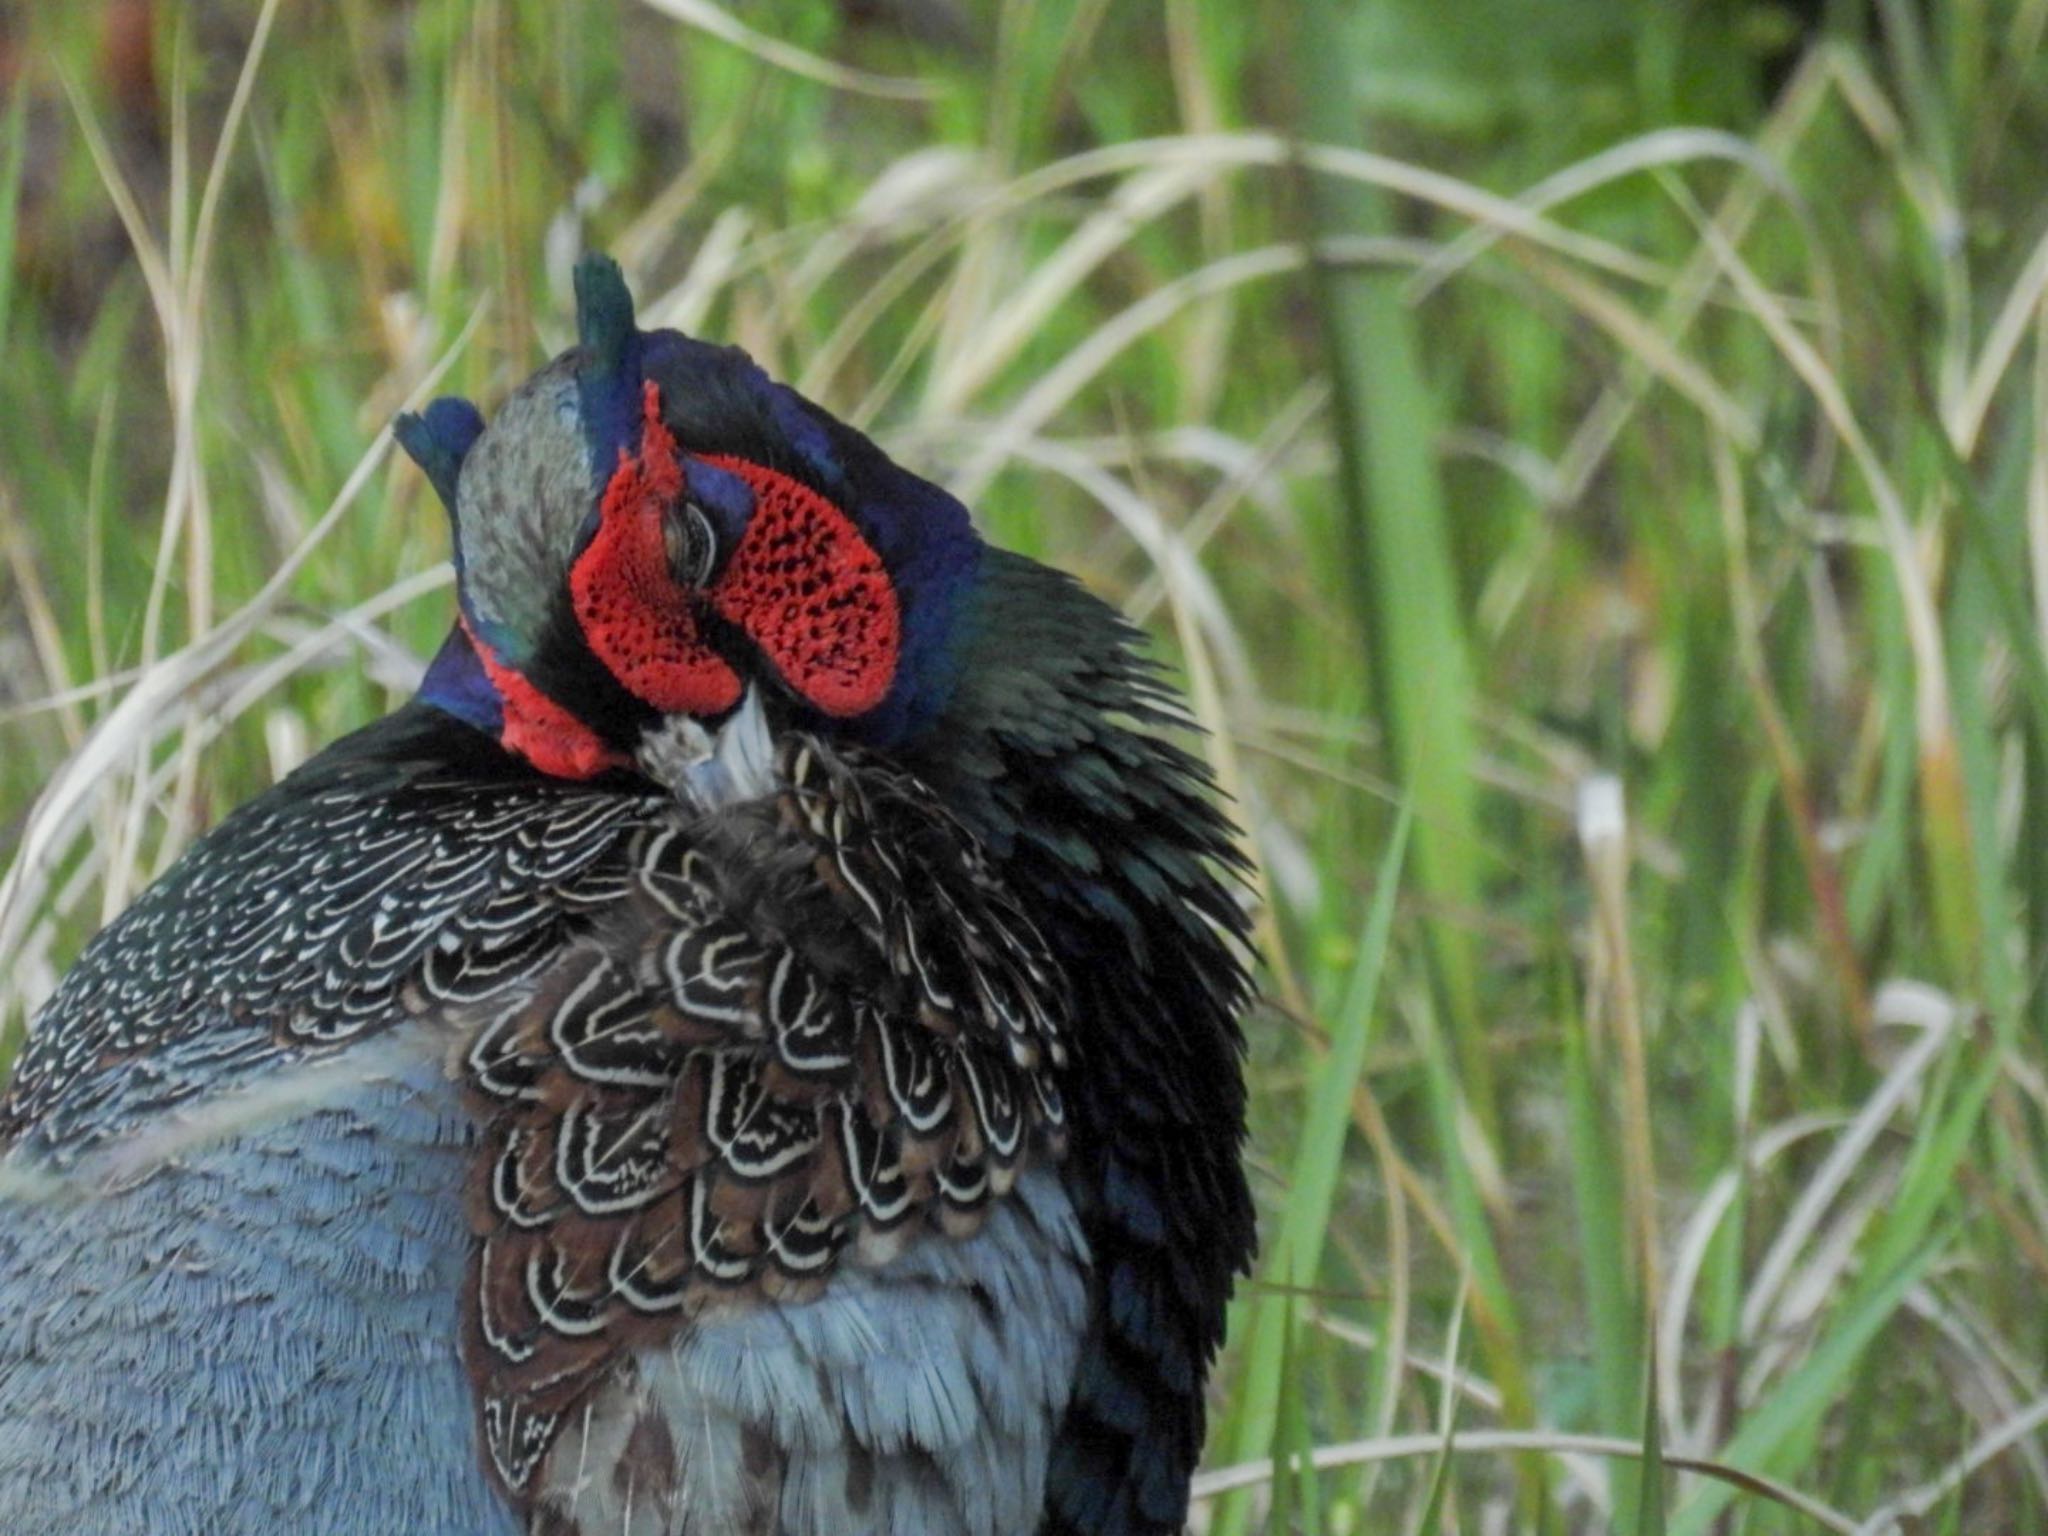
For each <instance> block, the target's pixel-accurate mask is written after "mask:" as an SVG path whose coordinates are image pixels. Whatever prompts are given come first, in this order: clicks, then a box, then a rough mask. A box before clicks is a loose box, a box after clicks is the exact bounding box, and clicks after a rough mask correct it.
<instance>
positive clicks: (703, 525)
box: [661, 501, 718, 587]
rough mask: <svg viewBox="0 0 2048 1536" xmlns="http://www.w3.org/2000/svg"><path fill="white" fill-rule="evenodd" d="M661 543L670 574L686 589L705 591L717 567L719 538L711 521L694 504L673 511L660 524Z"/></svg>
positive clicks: (684, 503) (685, 504) (686, 504)
mask: <svg viewBox="0 0 2048 1536" xmlns="http://www.w3.org/2000/svg"><path fill="white" fill-rule="evenodd" d="M661 536H662V542H663V543H664V544H665V545H666V546H667V550H668V568H669V574H670V575H672V576H674V577H675V579H676V581H677V583H678V584H679V585H681V586H685V587H702V586H705V585H707V584H708V583H709V582H710V580H711V571H712V568H713V567H714V566H715V565H716V564H717V563H718V535H717V534H716V533H715V532H713V531H712V527H711V519H710V518H708V517H706V516H705V515H704V509H703V508H702V507H700V506H698V505H697V503H696V502H694V501H685V502H683V503H682V504H680V505H679V506H676V507H674V508H671V509H670V511H669V513H668V515H667V516H666V517H664V518H663V519H662V523H661Z"/></svg>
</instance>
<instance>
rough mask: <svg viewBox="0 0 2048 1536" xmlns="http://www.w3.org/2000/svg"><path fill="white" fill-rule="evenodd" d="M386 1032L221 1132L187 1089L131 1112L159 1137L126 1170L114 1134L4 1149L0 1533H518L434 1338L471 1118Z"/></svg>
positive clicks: (205, 1104) (441, 1081) (443, 1349)
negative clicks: (69, 1146)
mask: <svg viewBox="0 0 2048 1536" xmlns="http://www.w3.org/2000/svg"><path fill="white" fill-rule="evenodd" d="M394 1043H395V1042H391V1041H382V1042H374V1043H371V1044H368V1045H366V1046H365V1047H364V1050H365V1051H366V1052H369V1053H374V1054H376V1055H377V1056H379V1057H380V1058H381V1060H379V1061H378V1062H376V1063H375V1070H371V1071H369V1073H368V1075H367V1076H366V1075H364V1074H361V1073H357V1074H351V1075H348V1076H343V1075H340V1074H335V1075H331V1076H330V1077H329V1079H328V1080H327V1082H326V1084H325V1092H324V1093H322V1095H321V1097H320V1098H319V1099H317V1100H315V1101H313V1102H307V1103H302V1104H298V1105H296V1106H293V1107H290V1108H285V1107H284V1106H278V1107H276V1108H274V1109H272V1110H270V1111H269V1112H268V1114H267V1115H263V1116H262V1117H261V1118H260V1119H259V1120H258V1122H257V1123H251V1124H247V1125H243V1126H239V1127H237V1128H236V1129H235V1130H234V1132H233V1134H232V1135H230V1136H228V1137H227V1138H225V1139H215V1138H213V1137H212V1136H210V1135H209V1134H208V1133H206V1132H205V1131H204V1130H203V1129H201V1130H198V1131H195V1130H194V1126H195V1124H199V1125H202V1126H203V1122H204V1121H205V1119H206V1118H207V1117H208V1116H210V1115H216V1114H220V1113H222V1112H223V1111H224V1110H225V1109H226V1108H227V1106H225V1105H223V1104H222V1103H221V1102H220V1101H218V1100H212V1101H209V1100H198V1099H190V1098H188V1099H187V1100H186V1101H185V1102H184V1105H183V1107H182V1109H181V1110H180V1111H167V1112H164V1113H163V1114H162V1115H161V1116H159V1117H158V1118H159V1121H160V1122H161V1123H160V1124H158V1125H156V1126H153V1127H145V1126H136V1127H132V1128H131V1129H132V1130H135V1131H140V1132H142V1133H143V1134H145V1135H146V1134H147V1132H148V1130H150V1129H155V1130H157V1131H159V1132H160V1133H161V1135H162V1137H163V1138H164V1142H165V1145H164V1147H163V1148H162V1149H161V1151H160V1152H158V1153H154V1154H146V1156H147V1158H148V1160H147V1161H146V1162H144V1163H142V1164H141V1165H139V1166H138V1162H137V1158H136V1157H135V1156H133V1155H124V1154H127V1153H129V1151H130V1148H129V1144H127V1143H123V1144H120V1145H117V1146H113V1147H109V1148H106V1149H103V1150H101V1151H100V1152H98V1153H96V1154H95V1155H93V1156H91V1157H88V1158H85V1159H82V1160H80V1161H78V1162H76V1163H75V1164H74V1165H73V1166H72V1167H70V1168H69V1169H68V1170H66V1171H65V1172H64V1173H63V1174H62V1175H53V1174H52V1173H51V1172H50V1170H49V1168H48V1165H47V1162H46V1161H45V1160H43V1159H41V1158H39V1157H37V1155H36V1154H35V1151H34V1150H33V1149H31V1148H27V1147H19V1148H16V1149H15V1150H14V1151H13V1152H12V1153H11V1154H10V1155H9V1156H8V1157H7V1158H6V1159H5V1161H4V1162H0V1511H4V1519H0V1524H4V1527H5V1529H7V1530H9V1531H20V1532H41V1531H48V1532H57V1531H62V1532H65V1533H67V1536H140V1533H145V1532H146V1533H149V1536H279V1533H281V1532H313V1531H319V1532H322V1533H325V1536H394V1533H397V1532H401V1531H403V1532H406V1533H409V1536H512V1533H514V1532H516V1531H517V1530H518V1529H519V1527H518V1525H517V1524H516V1522H514V1520H513V1519H512V1517H511V1515H510V1513H509V1512H508V1511H506V1510H505V1509H504V1508H503V1507H502V1506H501V1505H500V1504H499V1503H498V1502H497V1500H496V1499H495V1497H494V1496H493V1495H492V1492H491V1490H490V1487H489V1485H488V1483H487V1482H486V1480H485V1477H484V1472H483V1467H482V1464H481V1463H480V1461H479V1460H478V1458H477V1455H476V1450H475V1445H474V1436H473V1431H472V1430H471V1427H470V1421H471V1415H470V1406H469V1384H468V1381H467V1379H466V1378H465V1376H464V1374H463V1370H462V1365H461V1362H460V1360H459V1359H458V1357H457V1352H456V1347H455V1340H456V1323H457V1317H458V1313H459V1305H458V1294H459V1287H460V1284H461V1279H462V1273H463V1255H464V1247H465V1241H464V1222H463V1214H462V1188H463V1184H464V1181H465V1179H466V1177H467V1174H468V1161H469V1158H468V1153H469V1146H470V1143H471V1141H472V1139H473V1136H474V1132H473V1129H472V1127H471V1124H470V1122H469V1119H468V1117H467V1116H466V1115H465V1114H464V1113H463V1111H462V1108H461V1105H460V1104H459V1103H458V1102H457V1099H456V1095H455V1092H454V1089H453V1086H452V1085H451V1084H450V1083H449V1082H448V1081H447V1078H446V1075H445V1073H444V1072H443V1071H442V1070H441V1067H440V1064H439V1062H438V1061H437V1060H433V1059H430V1058H427V1057H425V1056H423V1055H422V1053H421V1052H420V1051H418V1050H408V1051H404V1052H399V1051H394V1050H393V1049H392V1045H393V1044H394ZM407 1056H410V1057H411V1060H410V1061H408V1060H407V1059H406V1057H407ZM364 1065H365V1067H366V1068H369V1067H370V1066H371V1063H368V1062H366V1063H365V1064H364ZM258 1086H259V1085H254V1084H252V1085H250V1088H251V1089H252V1090H253V1089H255V1088H257V1087H258ZM187 1137H193V1138H195V1139H193V1140H192V1141H191V1142H190V1144H189V1145H181V1144H178V1143H180V1142H182V1141H183V1140H184V1139H185V1138H187Z"/></svg>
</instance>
